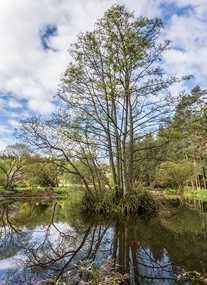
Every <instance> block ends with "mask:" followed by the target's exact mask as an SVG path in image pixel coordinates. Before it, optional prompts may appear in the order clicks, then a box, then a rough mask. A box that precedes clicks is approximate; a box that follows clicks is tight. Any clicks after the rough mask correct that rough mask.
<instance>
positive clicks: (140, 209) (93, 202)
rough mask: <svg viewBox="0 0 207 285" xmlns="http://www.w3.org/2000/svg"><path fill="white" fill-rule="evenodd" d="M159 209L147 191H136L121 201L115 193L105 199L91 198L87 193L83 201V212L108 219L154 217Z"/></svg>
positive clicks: (105, 196)
mask: <svg viewBox="0 0 207 285" xmlns="http://www.w3.org/2000/svg"><path fill="white" fill-rule="evenodd" d="M158 208H159V204H158V202H157V201H156V200H155V199H154V197H153V195H152V194H150V193H149V192H147V191H134V192H133V193H132V194H130V195H126V196H125V197H123V198H120V199H115V198H114V194H113V193H107V194H105V195H104V196H103V197H97V196H91V195H88V194H87V193H86V194H85V195H84V196H83V198H82V201H81V210H82V211H84V212H87V213H89V214H90V213H91V214H93V213H94V214H100V215H104V216H106V217H112V216H138V215H149V216H154V215H156V214H157V212H158Z"/></svg>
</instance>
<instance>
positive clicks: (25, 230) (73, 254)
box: [0, 201, 207, 285]
mask: <svg viewBox="0 0 207 285" xmlns="http://www.w3.org/2000/svg"><path fill="white" fill-rule="evenodd" d="M69 209H70V207H69V205H67V202H60V201H59V202H57V201H53V202H50V203H48V202H43V203H36V202H31V203H24V204H22V203H16V204H9V203H7V204H6V203H4V204H1V205H0V280H1V281H0V284H1V285H3V284H4V285H5V284H6V285H10V284H12V285H13V284H16V285H18V284H25V285H30V284H35V283H37V281H38V280H43V279H48V278H53V279H54V278H55V279H56V280H57V279H58V278H59V277H60V276H64V274H65V273H66V272H67V271H69V270H70V275H71V277H73V282H74V284H75V282H76V283H77V282H78V281H79V277H81V276H78V277H77V276H76V269H77V266H76V265H77V264H79V261H80V260H82V261H84V260H85V261H87V260H91V261H92V260H93V261H94V262H95V266H96V267H99V266H100V264H102V263H103V261H104V260H105V259H108V258H110V259H111V260H113V261H114V264H115V265H116V268H117V270H118V271H119V272H120V273H122V274H125V273H128V275H129V276H130V278H129V279H128V280H125V284H138V285H142V284H143V285H147V284H152V285H157V284H161V285H165V284H169V285H171V284H194V283H193V282H191V281H190V279H189V278H188V275H186V276H185V278H181V279H180V280H178V278H177V276H179V275H182V274H183V273H184V272H189V271H196V272H198V273H200V274H201V275H202V276H204V275H205V274H206V273H207V251H206V245H207V243H206V242H207V240H206V228H207V227H206V225H207V217H206V214H204V213H200V212H198V211H195V210H194V209H193V210H192V209H189V208H186V207H184V208H181V207H180V208H176V207H173V206H172V207H167V208H165V209H164V210H163V212H162V213H161V216H160V217H157V218H155V219H153V220H149V221H147V220H143V219H137V220H127V221H125V222H120V221H116V222H106V221H104V222H103V221H102V222H100V221H94V220H93V221H92V220H87V221H86V220H85V221H83V220H82V219H80V218H79V217H78V216H76V215H74V213H73V211H70V210H69ZM8 262H9V265H8ZM85 277H86V276H85ZM71 283H72V281H71ZM195 284H198V283H195ZM200 284H201V283H200Z"/></svg>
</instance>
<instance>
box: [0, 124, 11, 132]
mask: <svg viewBox="0 0 207 285" xmlns="http://www.w3.org/2000/svg"><path fill="white" fill-rule="evenodd" d="M10 133H11V130H9V129H8V128H7V127H6V126H3V125H0V134H10Z"/></svg>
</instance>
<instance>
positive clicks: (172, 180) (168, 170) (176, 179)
mask: <svg viewBox="0 0 207 285" xmlns="http://www.w3.org/2000/svg"><path fill="white" fill-rule="evenodd" d="M200 170H201V169H200V167H198V166H196V165H195V164H194V163H193V162H192V161H190V160H186V159H185V160H180V161H177V162H171V161H166V162H163V163H161V165H160V166H159V168H158V170H157V173H156V178H157V181H158V182H159V183H160V184H161V185H166V184H171V185H176V186H177V187H178V188H180V190H182V191H183V189H184V185H185V183H186V182H187V181H188V180H190V179H191V178H193V177H196V176H197V175H198V173H199V172H200Z"/></svg>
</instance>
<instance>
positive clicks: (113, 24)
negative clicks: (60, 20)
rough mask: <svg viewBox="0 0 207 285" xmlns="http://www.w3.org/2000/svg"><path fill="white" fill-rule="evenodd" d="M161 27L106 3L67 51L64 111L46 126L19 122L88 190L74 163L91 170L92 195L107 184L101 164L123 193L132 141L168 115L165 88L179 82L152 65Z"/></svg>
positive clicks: (160, 46)
mask: <svg viewBox="0 0 207 285" xmlns="http://www.w3.org/2000/svg"><path fill="white" fill-rule="evenodd" d="M161 29H162V22H161V20H159V19H152V20H150V19H148V18H146V17H140V18H135V16H134V13H130V12H129V11H128V10H127V9H126V8H125V6H120V5H114V6H112V7H111V8H110V9H109V10H108V11H106V13H105V15H104V17H103V18H101V19H100V20H98V21H97V23H96V27H95V29H94V31H92V32H87V33H86V34H83V33H81V34H80V35H79V36H78V39H77V42H76V43H75V44H73V45H72V46H71V48H70V51H69V52H70V55H71V56H72V58H73V61H72V62H70V63H69V65H68V68H67V70H66V71H65V73H64V74H63V77H62V84H61V88H60V91H59V93H58V97H59V98H60V99H61V100H62V101H64V102H65V103H66V104H65V106H66V107H65V108H63V109H62V110H60V111H59V113H58V114H56V115H54V117H53V119H52V120H51V121H50V122H47V123H46V124H42V123H40V122H38V121H37V119H33V120H30V121H27V122H23V125H22V130H21V136H22V137H24V138H25V137H27V140H28V141H29V142H30V143H31V142H33V143H34V144H36V145H38V147H41V148H47V149H49V150H52V151H53V152H54V151H55V152H57V153H58V154H59V155H63V156H64V157H65V159H66V160H67V161H68V163H69V164H70V167H71V168H70V171H71V172H72V173H74V174H76V175H78V176H79V177H80V179H81V180H82V181H83V183H84V185H85V186H86V188H87V190H88V191H89V192H90V187H89V185H88V182H87V180H86V178H85V177H84V175H81V172H80V171H79V169H78V168H77V167H76V165H75V163H74V161H76V160H79V161H81V162H82V163H83V164H84V165H85V167H87V168H88V169H89V170H90V171H91V175H92V176H93V186H94V188H95V189H96V190H101V189H102V188H103V185H104V184H106V183H107V178H106V175H105V174H106V172H107V171H106V168H105V167H103V164H106V163H108V165H109V166H108V167H109V169H108V170H109V171H110V172H111V174H112V178H113V186H114V187H115V188H116V189H119V191H120V193H121V194H122V195H126V194H129V193H130V192H131V191H132V190H133V187H134V175H133V172H134V163H135V153H136V151H137V149H136V141H138V140H140V139H142V138H143V137H144V136H145V135H146V134H149V133H153V132H155V131H156V130H157V128H158V125H159V122H160V121H162V120H163V118H164V117H166V116H167V115H168V111H169V109H168V107H169V105H168V103H167V102H166V100H167V92H166V90H167V89H168V87H169V86H170V85H171V84H173V83H174V82H177V81H179V80H180V79H178V78H176V77H174V76H167V75H166V74H165V72H164V71H163V70H162V69H161V68H160V67H159V65H157V64H158V62H159V61H160V60H161V55H162V53H163V52H165V51H166V50H167V49H168V48H169V44H170V42H169V41H165V42H164V43H159V42H158V37H159V34H160V30H161ZM182 79H186V78H182ZM167 105H168V106H167Z"/></svg>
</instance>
